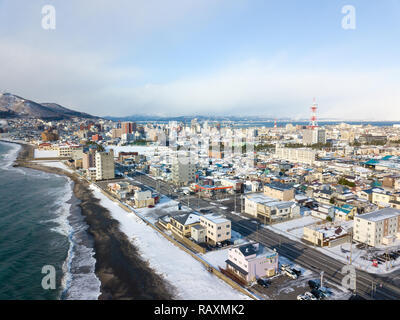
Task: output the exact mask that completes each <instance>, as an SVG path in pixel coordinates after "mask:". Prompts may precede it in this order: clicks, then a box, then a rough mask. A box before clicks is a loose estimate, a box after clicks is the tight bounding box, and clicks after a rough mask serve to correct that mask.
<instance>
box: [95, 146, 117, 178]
mask: <svg viewBox="0 0 400 320" xmlns="http://www.w3.org/2000/svg"><path fill="white" fill-rule="evenodd" d="M114 178H115V168H114V151H113V150H110V151H109V152H96V180H108V179H114Z"/></svg>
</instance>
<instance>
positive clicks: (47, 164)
mask: <svg viewBox="0 0 400 320" xmlns="http://www.w3.org/2000/svg"><path fill="white" fill-rule="evenodd" d="M34 162H35V163H37V164H40V165H41V166H45V167H52V168H58V169H63V170H65V171H68V172H71V173H73V172H74V171H73V170H71V169H70V168H68V166H66V165H65V164H64V163H62V162H61V161H34Z"/></svg>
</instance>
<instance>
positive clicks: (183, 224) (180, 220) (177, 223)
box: [169, 213, 200, 237]
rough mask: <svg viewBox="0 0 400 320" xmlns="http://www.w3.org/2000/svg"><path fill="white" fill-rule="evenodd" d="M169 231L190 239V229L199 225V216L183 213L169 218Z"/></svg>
mask: <svg viewBox="0 0 400 320" xmlns="http://www.w3.org/2000/svg"><path fill="white" fill-rule="evenodd" d="M169 224H170V229H171V230H172V231H173V232H174V233H176V234H178V235H179V236H181V237H190V236H191V235H192V230H191V228H192V227H193V226H196V225H200V216H199V215H197V214H195V213H184V214H180V215H177V216H173V217H171V218H170V222H169Z"/></svg>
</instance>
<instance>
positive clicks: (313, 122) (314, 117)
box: [309, 98, 318, 130]
mask: <svg viewBox="0 0 400 320" xmlns="http://www.w3.org/2000/svg"><path fill="white" fill-rule="evenodd" d="M317 109H318V104H317V103H316V102H315V98H314V100H313V105H312V106H311V119H310V125H309V128H310V129H312V130H314V129H315V128H318V123H317Z"/></svg>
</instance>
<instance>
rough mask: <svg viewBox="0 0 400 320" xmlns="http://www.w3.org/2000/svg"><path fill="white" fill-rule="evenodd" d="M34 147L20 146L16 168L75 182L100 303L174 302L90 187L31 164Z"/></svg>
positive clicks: (72, 176) (75, 178) (169, 290)
mask: <svg viewBox="0 0 400 320" xmlns="http://www.w3.org/2000/svg"><path fill="white" fill-rule="evenodd" d="M32 158H33V147H32V146H31V145H28V144H21V150H20V152H19V154H18V157H17V159H16V161H15V164H14V166H20V167H26V168H31V169H35V170H41V171H45V172H49V173H54V174H59V175H66V176H68V177H69V178H70V179H71V180H72V181H73V182H74V188H73V191H74V195H75V197H76V198H77V199H78V200H79V202H80V203H79V204H78V206H79V208H80V210H81V213H82V215H83V216H84V217H85V220H86V223H87V224H88V225H89V228H88V230H87V232H88V233H89V234H90V235H91V236H92V237H93V240H94V249H95V256H94V257H95V259H96V268H95V273H96V276H97V277H98V278H99V280H100V282H101V295H100V296H99V299H102V300H109V299H123V300H127V299H134V300H147V299H152V300H161V299H167V300H170V299H173V298H174V296H173V288H172V286H171V285H169V284H168V283H166V282H165V281H164V280H163V278H162V277H161V276H160V275H158V274H156V273H155V272H154V270H152V269H151V268H150V267H149V265H148V263H147V262H145V261H143V260H142V259H141V257H140V255H139V252H138V250H137V249H136V248H135V247H134V246H133V245H132V244H131V243H130V241H129V239H128V238H127V237H126V235H125V234H124V233H122V232H121V231H120V229H119V222H118V221H116V220H114V219H113V218H112V217H111V215H110V212H109V211H108V210H107V209H106V208H103V207H102V206H100V205H99V200H98V199H97V198H95V197H94V196H93V194H92V191H91V190H90V189H89V184H88V183H87V182H86V181H84V180H81V179H80V178H78V176H76V175H75V174H72V173H69V172H67V171H65V170H62V169H59V168H53V167H47V166H41V165H40V164H38V163H35V162H31V161H30V160H32Z"/></svg>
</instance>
